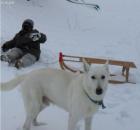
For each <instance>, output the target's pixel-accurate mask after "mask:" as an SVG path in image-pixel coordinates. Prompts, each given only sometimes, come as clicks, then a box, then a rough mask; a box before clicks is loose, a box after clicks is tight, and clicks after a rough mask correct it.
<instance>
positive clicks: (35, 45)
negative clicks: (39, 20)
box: [2, 29, 47, 60]
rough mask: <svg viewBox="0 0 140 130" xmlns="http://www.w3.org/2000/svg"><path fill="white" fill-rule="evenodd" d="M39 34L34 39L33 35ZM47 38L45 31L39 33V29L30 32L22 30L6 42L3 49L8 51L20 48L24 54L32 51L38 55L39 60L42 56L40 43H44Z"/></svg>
mask: <svg viewBox="0 0 140 130" xmlns="http://www.w3.org/2000/svg"><path fill="white" fill-rule="evenodd" d="M34 34H35V35H38V34H39V36H38V38H37V39H36V40H33V35H34ZM46 40H47V37H46V35H45V34H43V33H39V31H38V30H36V29H35V30H32V31H30V32H24V31H23V30H21V31H20V32H19V33H17V34H16V35H15V37H14V38H13V39H12V40H10V41H8V42H6V43H4V44H3V46H2V50H3V51H7V50H9V49H11V48H14V47H16V48H20V49H21V50H22V51H23V52H24V54H27V53H30V54H32V55H34V56H35V57H36V59H37V60H38V59H39V57H40V53H41V50H40V43H44V42H45V41H46Z"/></svg>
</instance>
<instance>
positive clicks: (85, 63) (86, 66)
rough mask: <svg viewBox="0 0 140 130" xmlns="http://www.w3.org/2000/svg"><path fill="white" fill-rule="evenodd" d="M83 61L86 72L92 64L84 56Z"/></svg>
mask: <svg viewBox="0 0 140 130" xmlns="http://www.w3.org/2000/svg"><path fill="white" fill-rule="evenodd" d="M82 62H83V68H84V72H88V71H89V68H90V64H88V63H87V61H86V60H85V59H84V58H82Z"/></svg>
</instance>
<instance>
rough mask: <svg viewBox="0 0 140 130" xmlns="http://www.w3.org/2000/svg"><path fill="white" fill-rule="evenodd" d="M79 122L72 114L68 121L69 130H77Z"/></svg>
mask: <svg viewBox="0 0 140 130" xmlns="http://www.w3.org/2000/svg"><path fill="white" fill-rule="evenodd" d="M77 122H78V119H77V118H76V117H75V115H71V114H70V116H69V121H68V130H75V129H76V124H77Z"/></svg>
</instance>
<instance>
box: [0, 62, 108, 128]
mask: <svg viewBox="0 0 140 130" xmlns="http://www.w3.org/2000/svg"><path fill="white" fill-rule="evenodd" d="M108 79H109V69H108V64H105V65H99V66H93V67H91V66H90V65H89V64H88V63H86V62H85V61H84V73H82V74H80V73H72V72H67V71H64V70H57V69H39V70H36V71H32V72H30V73H29V74H26V75H22V76H18V77H17V78H15V79H13V80H11V81H9V82H6V83H1V88H0V89H1V90H2V91H8V90H11V89H13V88H15V87H16V86H18V85H19V84H20V85H21V90H22V91H21V92H22V95H23V100H24V105H25V109H26V114H27V115H26V121H25V124H24V126H23V129H24V130H30V127H31V124H32V123H33V124H34V125H38V122H37V121H36V118H37V116H38V114H39V112H40V111H41V110H43V109H44V107H45V106H48V105H49V104H50V103H53V104H56V105H58V106H59V107H61V108H63V109H65V110H66V111H67V112H69V121H68V130H75V128H76V124H77V123H78V121H79V120H81V119H85V130H91V122H92V115H93V114H94V113H96V112H97V110H98V109H99V106H100V105H102V107H104V105H103V98H104V95H105V92H106V90H107V86H108Z"/></svg>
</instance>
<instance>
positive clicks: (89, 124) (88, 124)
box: [85, 117, 92, 130]
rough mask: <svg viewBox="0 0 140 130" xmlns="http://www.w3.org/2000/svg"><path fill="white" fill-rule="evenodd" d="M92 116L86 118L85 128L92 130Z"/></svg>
mask: <svg viewBox="0 0 140 130" xmlns="http://www.w3.org/2000/svg"><path fill="white" fill-rule="evenodd" d="M91 127H92V117H88V118H85V130H91Z"/></svg>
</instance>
